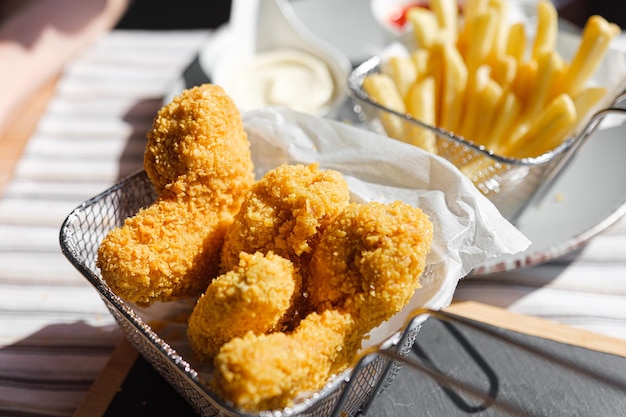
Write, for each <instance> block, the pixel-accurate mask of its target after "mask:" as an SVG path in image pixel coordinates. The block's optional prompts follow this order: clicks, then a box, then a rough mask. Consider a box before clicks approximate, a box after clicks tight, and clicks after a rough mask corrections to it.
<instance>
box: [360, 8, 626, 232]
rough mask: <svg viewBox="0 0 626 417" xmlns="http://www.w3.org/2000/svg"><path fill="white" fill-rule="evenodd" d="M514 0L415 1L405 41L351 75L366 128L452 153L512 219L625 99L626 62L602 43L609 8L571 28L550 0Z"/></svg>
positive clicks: (608, 30)
mask: <svg viewBox="0 0 626 417" xmlns="http://www.w3.org/2000/svg"><path fill="white" fill-rule="evenodd" d="M512 7H513V5H512V4H509V3H508V2H507V1H506V0H489V1H487V0H469V1H466V2H465V5H464V7H463V12H462V14H461V13H460V12H459V7H458V5H457V2H456V1H455V0H431V1H430V5H429V8H422V7H415V8H411V9H409V10H408V12H407V13H406V20H407V24H408V25H409V26H410V28H411V29H412V32H411V33H410V35H411V36H408V39H409V41H408V42H407V41H405V42H404V43H398V44H394V45H391V46H390V47H389V48H388V49H387V50H386V51H384V52H383V53H382V54H380V56H376V57H373V58H371V59H369V60H367V61H366V62H364V63H363V64H361V65H360V66H358V67H357V68H356V69H355V70H354V71H353V72H352V74H351V76H350V78H349V82H348V84H349V90H350V95H351V97H352V99H353V101H354V103H355V110H356V112H357V114H359V116H360V117H361V119H362V120H363V121H364V122H366V123H367V124H368V127H370V128H372V129H374V130H377V131H379V132H382V133H385V134H386V135H387V136H389V137H391V138H393V139H397V140H401V141H404V142H407V143H410V144H412V145H415V146H419V147H421V148H423V149H426V150H428V151H430V152H433V153H435V154H438V155H440V156H442V157H444V158H446V159H448V160H449V161H451V162H452V163H453V164H454V165H455V166H456V167H457V168H459V169H460V170H461V171H462V172H463V173H464V174H465V175H466V176H468V177H469V178H470V179H471V180H472V182H473V183H474V184H475V185H476V186H477V187H478V189H479V190H480V191H481V192H482V193H483V194H485V195H486V196H487V197H488V198H489V199H490V200H491V201H492V202H493V203H494V204H495V205H496V206H497V207H498V208H499V209H500V211H501V212H502V214H503V215H504V216H505V217H506V218H508V219H509V220H511V221H515V220H516V219H517V218H518V217H519V215H520V214H521V212H522V211H523V209H524V208H525V207H526V206H527V204H528V203H529V201H530V199H531V198H532V196H533V195H534V194H535V193H536V191H537V190H538V189H540V186H541V185H542V184H544V183H545V182H546V181H547V179H548V178H553V177H554V176H555V174H556V172H555V171H558V170H559V169H560V168H562V167H563V166H564V165H565V162H566V161H567V160H568V159H571V157H572V156H573V155H574V154H575V153H576V151H577V150H578V149H580V146H579V145H580V144H581V143H583V142H584V141H586V140H587V139H588V138H589V136H590V135H591V134H592V133H593V131H594V130H595V128H597V126H598V125H599V121H601V120H602V116H604V115H605V114H608V113H609V112H606V111H605V110H606V109H607V108H611V107H612V106H613V105H614V104H615V103H616V102H617V101H619V100H620V99H621V97H622V95H623V91H624V85H623V84H624V76H625V74H626V70H625V64H624V55H623V54H622V53H621V52H619V51H617V50H613V49H611V48H610V45H611V42H612V40H613V39H614V38H615V37H616V36H618V34H619V33H620V28H619V27H618V26H616V25H615V24H612V23H610V22H608V21H607V20H606V19H604V18H602V17H600V16H592V17H590V18H589V20H588V21H587V23H586V25H585V27H584V29H583V31H582V34H580V35H578V34H576V33H572V32H571V31H562V30H560V29H559V23H562V22H561V21H559V17H558V13H557V10H556V9H555V7H554V6H553V5H552V3H550V2H549V1H547V0H541V1H539V2H538V3H537V4H536V6H532V10H531V9H524V10H522V11H521V12H520V11H519V10H516V12H518V13H511V8H512ZM516 7H519V6H516ZM524 13H525V14H524ZM512 16H522V17H524V18H523V19H518V20H515V19H514V18H512Z"/></svg>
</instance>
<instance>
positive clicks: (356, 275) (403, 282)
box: [308, 201, 433, 331]
mask: <svg viewBox="0 0 626 417" xmlns="http://www.w3.org/2000/svg"><path fill="white" fill-rule="evenodd" d="M432 237H433V226H432V223H431V222H430V219H429V218H428V216H427V215H426V214H424V212H423V211H422V210H420V209H419V208H416V207H413V206H411V205H409V204H406V203H403V202H400V201H396V202H393V203H390V204H383V203H379V202H370V203H367V204H357V203H351V204H350V206H349V207H348V208H347V209H346V210H344V211H343V212H342V213H341V214H340V215H339V216H337V218H336V219H335V220H334V221H333V223H331V224H330V225H329V226H328V228H326V230H325V231H324V233H323V235H322V238H321V241H320V243H319V245H318V247H317V250H316V251H315V253H314V254H313V258H312V260H311V280H310V282H309V287H308V291H309V300H310V303H311V305H312V306H314V307H315V308H317V309H320V308H321V309H330V308H336V307H342V308H346V309H348V310H349V311H351V312H352V313H353V314H355V315H356V316H357V317H358V318H359V322H360V323H362V324H363V325H364V326H365V327H366V328H367V331H369V329H371V328H373V327H375V326H378V325H379V324H380V323H382V322H383V321H384V320H387V319H389V318H390V317H391V316H392V315H394V314H395V313H397V312H399V311H400V310H401V309H402V308H403V307H404V306H405V305H406V304H407V303H408V301H409V300H410V299H411V297H412V296H413V294H414V292H415V290H416V289H417V288H419V278H420V276H421V275H422V272H423V271H424V268H425V266H426V257H427V255H428V253H429V251H430V245H431V241H432Z"/></svg>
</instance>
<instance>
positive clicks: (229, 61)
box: [200, 0, 352, 117]
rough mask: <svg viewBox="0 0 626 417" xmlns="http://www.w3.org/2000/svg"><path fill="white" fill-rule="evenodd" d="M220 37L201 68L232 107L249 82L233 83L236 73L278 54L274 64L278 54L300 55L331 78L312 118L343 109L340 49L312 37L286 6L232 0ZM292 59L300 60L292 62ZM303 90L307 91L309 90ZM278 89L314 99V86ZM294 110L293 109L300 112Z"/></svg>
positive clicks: (345, 72)
mask: <svg viewBox="0 0 626 417" xmlns="http://www.w3.org/2000/svg"><path fill="white" fill-rule="evenodd" d="M255 10H258V13H255V12H254V11H255ZM220 36H221V37H222V38H223V39H220V41H221V45H220V46H219V48H217V49H216V48H213V50H212V51H208V50H207V53H206V54H202V53H201V54H200V65H201V66H202V67H203V69H204V70H205V72H206V73H207V74H210V78H211V81H212V82H213V83H215V84H218V85H221V86H222V87H224V89H225V90H226V92H227V93H229V94H230V95H231V96H232V97H233V99H234V100H235V102H236V103H237V102H238V100H237V94H239V91H240V90H242V88H238V87H241V86H238V85H236V84H237V83H242V84H243V83H245V82H247V80H245V79H242V78H239V79H237V77H238V76H239V75H236V74H239V73H240V71H241V70H242V68H243V66H245V65H247V64H249V63H250V61H251V60H252V59H254V58H255V56H256V55H259V54H262V53H268V52H277V53H276V54H274V56H275V57H282V58H275V59H283V58H285V54H282V55H281V54H280V53H278V52H280V51H282V52H285V53H288V52H289V51H296V52H297V53H298V54H306V55H308V56H309V57H310V59H311V60H315V61H318V62H321V63H322V64H323V66H324V67H325V68H324V70H326V69H327V76H329V77H330V78H331V83H332V91H331V92H330V96H329V98H328V100H327V101H326V102H325V103H324V104H323V105H322V106H321V107H319V108H318V109H317V110H315V111H313V110H312V111H310V112H312V113H315V114H317V115H320V116H328V117H333V115H335V114H336V113H337V112H339V110H340V109H341V107H342V106H343V105H344V103H345V101H346V99H347V94H346V92H347V79H348V76H349V74H350V71H351V70H352V65H351V64H350V60H349V59H348V57H347V56H346V55H345V54H344V53H343V52H341V51H340V50H339V49H337V48H335V47H334V46H332V45H330V44H328V43H326V42H324V41H322V40H321V39H320V38H319V37H318V36H316V35H315V34H313V33H312V32H310V31H309V30H308V29H307V28H306V27H305V26H304V25H303V24H302V23H301V22H300V20H299V19H298V17H297V15H296V13H295V12H294V10H293V9H292V7H291V5H290V4H289V2H288V1H287V0H253V1H252V2H250V1H245V2H244V1H238V0H234V1H233V6H232V10H231V21H230V23H229V26H228V28H227V30H226V31H225V32H224V33H222V34H220ZM216 51H217V52H216ZM292 55H293V54H292ZM294 59H298V57H297V56H295V57H294ZM303 65H304V64H303ZM312 71H313V70H312ZM313 72H315V73H316V75H319V74H318V73H319V72H320V71H319V66H315V70H314V71H313ZM252 75H254V74H252ZM275 81H276V80H274V81H271V82H275ZM278 81H281V80H278ZM278 81H276V82H278ZM271 82H270V84H271ZM270 84H268V86H267V88H268V89H269V88H272V86H271V85H270ZM307 87H311V89H308V90H307ZM281 88H283V89H286V90H289V88H293V89H294V94H302V95H305V94H307V91H310V92H311V94H316V92H315V91H314V90H313V88H314V86H307V85H302V84H299V85H294V86H293V87H291V86H289V85H286V86H282V87H281ZM296 89H297V90H298V92H296ZM229 90H231V91H229ZM257 90H258V89H257ZM231 92H232V93H231ZM318 96H319V94H318ZM305 99H306V97H303V100H305ZM240 103H242V104H243V103H245V101H244V100H241V101H240ZM296 104H297V103H296ZM238 105H239V103H238ZM287 107H289V106H287ZM294 107H295V108H296V109H297V107H298V106H294ZM240 110H242V111H247V110H253V108H249V107H247V106H245V105H242V106H240Z"/></svg>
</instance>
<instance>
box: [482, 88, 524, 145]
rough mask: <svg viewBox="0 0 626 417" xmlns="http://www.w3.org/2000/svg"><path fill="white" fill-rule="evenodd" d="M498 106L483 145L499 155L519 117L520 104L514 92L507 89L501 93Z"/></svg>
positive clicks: (520, 111)
mask: <svg viewBox="0 0 626 417" xmlns="http://www.w3.org/2000/svg"><path fill="white" fill-rule="evenodd" d="M498 107H499V110H498V111H497V113H496V115H495V117H494V122H493V126H492V128H491V132H490V133H489V135H488V137H487V142H486V143H485V147H486V148H487V149H491V150H493V151H494V152H495V153H496V154H499V155H501V154H502V153H503V149H502V148H503V143H504V142H505V138H507V137H511V135H512V132H511V130H512V126H514V125H515V123H516V122H517V121H518V120H519V119H520V117H521V113H522V104H521V103H520V101H519V99H518V98H517V96H516V95H515V94H513V93H512V92H511V91H508V92H506V93H504V94H503V97H502V101H501V103H500V105H499V106H498Z"/></svg>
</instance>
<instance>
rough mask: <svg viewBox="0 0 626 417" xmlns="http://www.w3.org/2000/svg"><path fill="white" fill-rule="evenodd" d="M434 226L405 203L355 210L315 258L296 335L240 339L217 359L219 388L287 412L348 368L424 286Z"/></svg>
mask: <svg viewBox="0 0 626 417" xmlns="http://www.w3.org/2000/svg"><path fill="white" fill-rule="evenodd" d="M432 234H433V229H432V224H431V222H430V220H429V219H428V217H427V216H426V215H425V214H424V213H423V212H422V211H421V210H419V209H417V208H414V207H412V206H410V205H408V204H404V203H401V202H394V203H391V204H382V203H376V202H372V203H368V204H356V203H352V204H350V205H349V206H348V207H347V208H346V209H345V210H344V211H342V212H341V213H340V214H339V215H338V216H337V217H336V218H335V219H334V220H333V221H331V223H330V224H329V225H328V227H327V228H326V229H325V231H324V232H323V233H322V237H321V240H320V242H319V244H318V245H317V247H316V249H315V251H314V253H313V257H312V259H311V270H310V273H311V275H310V279H309V282H308V292H309V298H310V300H311V307H312V308H314V309H315V311H313V312H311V313H309V314H308V315H307V316H306V317H305V318H304V319H302V320H301V321H300V323H299V325H298V326H297V328H296V329H295V330H294V331H293V332H291V333H281V332H278V333H272V334H269V335H255V334H253V333H247V334H246V335H245V336H243V337H238V338H234V339H232V340H231V341H230V342H228V343H226V344H225V345H224V346H222V348H221V349H220V352H219V353H218V355H217V356H216V358H215V367H216V372H215V374H214V379H213V386H214V389H215V390H216V391H217V392H218V393H219V394H220V395H222V397H223V398H225V399H227V400H229V401H232V402H233V403H234V404H236V405H237V406H238V407H240V408H242V409H244V410H247V411H260V410H264V409H271V408H282V407H286V406H290V405H292V404H293V400H294V398H295V397H296V396H297V395H298V394H300V393H303V392H304V391H314V390H318V389H319V388H321V387H322V386H323V385H324V383H325V382H326V381H328V379H329V378H330V377H331V376H332V375H333V374H336V373H338V372H340V371H341V370H343V369H345V367H346V366H347V364H348V363H349V361H350V360H351V358H352V357H353V356H354V355H355V354H356V353H357V351H358V349H359V348H360V343H361V340H362V338H363V336H364V335H365V334H366V333H367V332H369V331H370V330H371V329H372V328H373V327H375V326H377V325H379V324H380V323H382V322H383V321H384V320H387V319H389V318H391V317H392V316H393V315H394V314H396V313H397V312H399V311H400V310H401V309H402V308H403V307H404V306H406V304H407V303H408V302H409V300H410V299H411V297H412V296H413V294H414V292H415V290H416V289H417V288H418V287H419V278H420V276H421V274H422V272H423V270H424V268H425V264H426V256H427V254H428V252H429V250H430V244H431V240H432Z"/></svg>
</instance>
